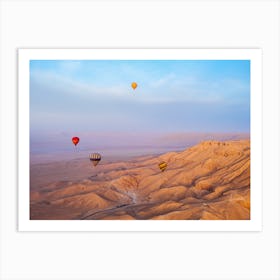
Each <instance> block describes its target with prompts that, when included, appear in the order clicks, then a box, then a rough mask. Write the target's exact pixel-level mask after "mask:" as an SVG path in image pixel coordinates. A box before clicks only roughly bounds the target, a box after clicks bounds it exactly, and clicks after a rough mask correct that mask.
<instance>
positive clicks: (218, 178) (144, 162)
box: [30, 140, 250, 220]
mask: <svg viewBox="0 0 280 280" xmlns="http://www.w3.org/2000/svg"><path fill="white" fill-rule="evenodd" d="M161 161H165V162H167V163H168V167H167V169H166V170H165V171H164V172H161V171H160V170H159V168H158V163H159V162H161ZM75 164H76V165H77V162H76V163H75ZM59 168H60V171H61V172H65V170H64V169H63V168H64V167H63V164H61V163H60V165H59ZM81 168H82V167H81ZM53 169H54V166H53V165H52V170H53ZM75 170H77V172H78V171H79V166H78V165H77V166H76V169H75ZM56 172H59V169H56ZM48 175H49V176H52V174H51V172H50V174H48ZM45 176H46V175H45ZM30 199H31V201H30V202H31V204H30V209H31V219H112V220H115V219H124V220H126V219H163V220H168V219H175V220H176V219H177V220H182V219H183V220H184V219H190V220H197V219H206V220H213V219H214V220H216V219H218V220H225V219H230V220H243V219H250V142H249V140H242V141H227V142H218V141H206V142H203V143H200V144H198V145H196V146H194V147H191V148H189V149H187V150H185V151H182V152H178V153H175V152H171V153H167V154H163V155H160V156H158V157H147V158H141V160H139V159H135V160H133V161H127V162H119V163H118V162H114V163H110V164H104V165H102V166H101V167H99V171H98V173H97V174H95V175H94V176H91V177H89V178H84V179H83V180H79V181H76V182H70V181H63V182H53V183H51V184H46V185H43V184H41V185H40V187H36V186H32V187H31V196H30Z"/></svg>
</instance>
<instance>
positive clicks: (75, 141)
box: [72, 137, 80, 146]
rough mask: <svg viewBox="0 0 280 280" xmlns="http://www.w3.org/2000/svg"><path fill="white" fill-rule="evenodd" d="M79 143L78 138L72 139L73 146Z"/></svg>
mask: <svg viewBox="0 0 280 280" xmlns="http://www.w3.org/2000/svg"><path fill="white" fill-rule="evenodd" d="M79 141H80V138H79V137H73V138H72V142H73V144H74V145H75V146H76V145H77V144H78V143H79Z"/></svg>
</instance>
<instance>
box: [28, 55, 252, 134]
mask: <svg viewBox="0 0 280 280" xmlns="http://www.w3.org/2000/svg"><path fill="white" fill-rule="evenodd" d="M132 82H136V83H137V84H138V87H137V89H136V90H133V89H132V88H131V83H132ZM30 124H31V127H30V129H31V136H32V135H34V137H35V136H36V137H40V135H41V136H44V137H46V136H47V135H59V134H62V135H67V136H69V135H73V136H74V135H78V134H79V133H101V134H102V133H106V135H107V136H108V135H113V134H114V133H124V134H125V133H135V134H137V133H140V134H141V133H151V134H153V133H155V132H158V133H165V132H176V133H178V132H188V131H191V132H249V131H250V61H247V60H243V61H240V60H239V61H237V60H216V61H214V60H212V61H211V60H209V61H206V60H200V61H198V60H186V61H182V60H181V61H174V60H159V61H155V60H153V61H143V60H138V61H137V60H133V61H123V60H115V61H114V60H108V61H106V60H100V61H97V60H94V61H90V60H83V61H78V60H76V61H70V60H67V61H65V60H56V61H48V60H33V61H31V62H30ZM110 133H111V134H110Z"/></svg>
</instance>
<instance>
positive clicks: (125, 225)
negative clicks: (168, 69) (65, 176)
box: [18, 49, 262, 231]
mask: <svg viewBox="0 0 280 280" xmlns="http://www.w3.org/2000/svg"><path fill="white" fill-rule="evenodd" d="M261 57H262V53H261V50H260V49H19V50H18V67H19V70H18V94H19V114H18V118H19V120H18V122H19V141H18V143H19V144H18V145H19V147H18V150H19V178H18V180H19V181H18V182H19V185H18V192H19V207H18V230H19V231H261V230H262V189H261V188H262V185H261V184H262V158H261V156H262V127H261V124H262V62H261ZM35 59H40V60H43V59H46V60H57V59H60V60H62V59H63V60H67V59H71V60H82V59H85V60H86V59H91V60H101V59H102V60H104V59H108V60H109V59H111V60H114V59H115V60H125V59H126V60H144V59H146V60H149V59H153V60H157V59H158V60H164V59H173V60H176V59H178V60H183V59H184V60H219V59H220V60H221V59H227V60H250V61H251V219H250V220H245V221H243V220H242V221H241V220H234V221H209V220H199V221H193V220H187V221H185V220H183V221H181V220H180V221H150V220H141V221H138V220H137V221H103V220H102V221H96V220H79V221H76V220H73V221H72V220H63V221H61V220H59V221H53V220H47V221H46V220H42V221H38V220H30V219H29V61H30V60H35Z"/></svg>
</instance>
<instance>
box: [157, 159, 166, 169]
mask: <svg viewBox="0 0 280 280" xmlns="http://www.w3.org/2000/svg"><path fill="white" fill-rule="evenodd" d="M158 167H159V169H160V170H161V171H164V170H165V169H166V167H167V163H166V162H165V161H162V162H161V163H160V164H159V165H158Z"/></svg>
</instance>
